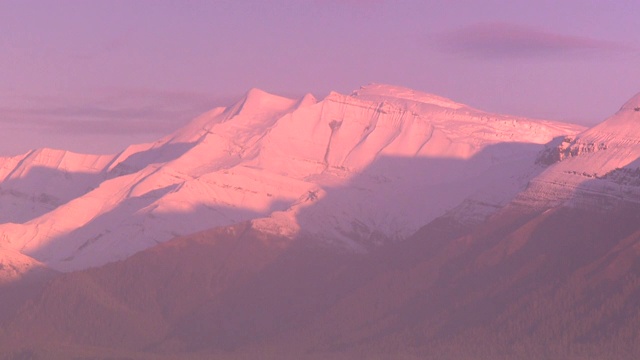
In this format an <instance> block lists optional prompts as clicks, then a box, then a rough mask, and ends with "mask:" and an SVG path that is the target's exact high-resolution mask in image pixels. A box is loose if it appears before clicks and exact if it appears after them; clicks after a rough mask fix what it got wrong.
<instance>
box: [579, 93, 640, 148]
mask: <svg viewBox="0 0 640 360" xmlns="http://www.w3.org/2000/svg"><path fill="white" fill-rule="evenodd" d="M579 138H580V139H581V141H582V142H589V143H604V144H611V143H621V144H638V143H640V93H638V94H636V95H635V96H633V97H632V98H631V99H629V100H628V101H627V102H626V103H625V104H624V105H623V106H622V107H621V108H620V110H618V112H617V113H615V114H614V115H613V116H611V117H610V118H608V119H606V120H605V121H603V122H602V123H600V124H598V125H596V126H595V127H593V128H591V129H589V130H587V131H585V132H584V133H582V134H581V135H580V136H579Z"/></svg>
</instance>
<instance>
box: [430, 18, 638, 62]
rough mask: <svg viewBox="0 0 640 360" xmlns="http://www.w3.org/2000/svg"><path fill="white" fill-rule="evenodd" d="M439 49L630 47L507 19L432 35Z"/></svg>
mask: <svg viewBox="0 0 640 360" xmlns="http://www.w3.org/2000/svg"><path fill="white" fill-rule="evenodd" d="M436 44H437V46H438V48H439V49H440V50H442V51H445V52H449V53H456V54H467V55H473V56H481V57H491V58H526V57H549V56H566V55H575V54H585V53H586V54H597V53H612V52H620V51H625V50H631V48H629V47H627V46H625V45H623V44H620V43H616V42H612V41H604V40H598V39H593V38H589V37H583V36H570V35H563V34H557V33H552V32H546V31H541V30H537V29H533V28H529V27H524V26H520V25H515V24H509V23H481V24H475V25H471V26H468V27H464V28H461V29H458V30H454V31H451V32H448V33H444V34H440V35H439V36H438V37H437V39H436Z"/></svg>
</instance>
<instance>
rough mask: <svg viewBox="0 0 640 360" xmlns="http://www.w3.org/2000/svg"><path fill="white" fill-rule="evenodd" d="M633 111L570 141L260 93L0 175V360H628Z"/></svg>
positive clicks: (422, 112) (514, 126)
mask: <svg viewBox="0 0 640 360" xmlns="http://www.w3.org/2000/svg"><path fill="white" fill-rule="evenodd" d="M639 100H640V99H639V96H636V97H634V98H633V99H632V100H630V101H629V102H628V103H627V104H626V105H625V106H623V108H622V109H621V110H620V112H618V113H617V114H615V115H614V116H613V117H611V118H610V119H607V120H606V121H604V122H603V123H602V124H600V125H598V126H596V127H594V128H592V129H588V130H584V131H582V129H580V128H578V127H575V126H572V125H565V124H559V123H552V122H544V121H537V120H527V119H521V118H513V117H508V116H501V115H492V114H487V113H483V112H481V111H478V110H474V109H471V108H469V107H467V106H464V105H461V104H457V103H455V102H452V101H450V100H447V99H442V98H439V97H436V96H433V95H428V94H422V93H417V92H414V91H411V90H408V89H401V88H397V87H390V86H383V85H371V86H367V87H364V88H362V89H360V90H358V91H356V92H355V93H354V94H352V95H350V96H345V95H340V94H330V95H329V96H328V97H327V98H325V99H323V100H322V101H316V100H314V99H313V97H311V96H306V97H304V98H303V99H301V100H297V101H296V100H290V99H285V98H281V97H277V96H274V95H269V94H266V93H264V92H261V91H259V90H252V91H250V92H249V93H248V94H247V96H246V97H245V98H244V99H242V100H241V101H240V102H239V103H238V104H235V105H234V106H231V107H229V108H220V109H215V110H212V111H211V112H210V113H208V114H205V115H203V116H201V117H199V118H198V119H195V120H194V121H193V122H192V123H191V124H190V125H188V126H186V127H185V128H183V129H181V130H180V131H177V132H176V133H174V134H172V135H170V136H168V137H166V138H164V139H161V140H160V141H158V142H156V143H152V144H143V145H135V146H132V147H130V148H128V149H126V150H125V151H124V152H122V153H121V154H118V155H115V156H107V157H96V156H91V155H87V156H84V155H77V154H70V153H64V152H56V151H52V150H43V151H42V153H45V154H46V153H47V152H49V153H50V154H57V155H55V156H58V157H55V156H54V155H50V156H49V157H50V158H55V159H58V160H56V161H50V162H43V161H40V163H37V164H39V165H33V166H32V165H30V160H29V159H31V158H32V157H30V156H27V157H20V158H16V159H8V160H5V161H6V164H9V165H6V169H7V170H4V171H5V174H12V175H11V176H9V177H10V178H11V179H14V180H12V181H5V182H4V183H2V187H3V190H4V189H8V186H9V185H10V186H11V187H12V188H14V189H22V190H21V191H20V192H19V191H13V192H10V191H7V192H6V194H7V195H6V197H5V198H3V199H5V200H3V201H6V199H12V196H13V197H15V196H16V194H19V195H20V196H21V199H23V201H22V202H18V201H14V202H15V204H14V203H12V204H13V205H12V206H14V208H15V209H20V210H21V211H22V214H23V216H24V218H25V219H26V220H24V221H14V223H7V224H4V225H2V226H0V231H1V233H0V234H2V235H3V236H4V239H3V241H2V246H0V290H1V291H0V303H1V304H3V306H2V309H0V349H2V352H3V354H0V355H5V354H7V358H27V357H29V358H38V357H43V358H60V359H67V358H74V357H105V356H108V357H118V358H150V359H155V358H159V359H165V358H167V357H169V358H190V357H191V356H192V357H193V358H236V359H237V358H278V359H300V358H305V359H326V358H339V359H353V358H380V357H382V358H410V359H414V358H416V359H474V360H475V359H505V360H506V359H541V358H553V359H556V358H557V359H578V358H579V359H627V358H628V359H636V358H638V357H639V356H640V345H638V344H640V342H639V341H638V339H639V338H640V332H639V331H638V329H640V327H639V324H640V313H639V312H638V294H640V256H638V255H640V202H639V201H638V189H639V188H640V185H639V184H640V170H639V168H638V166H639V165H640V164H639V162H638V157H640V154H639V153H638V152H639V149H638V148H637V146H638V145H637V144H638V143H639V142H640V141H638V140H639V139H640V136H638V135H640V134H637V135H636V133H637V132H638V128H640V126H638V125H636V124H640V122H638V121H640V103H639ZM636 109H638V110H636ZM33 154H35V153H33ZM33 154H31V155H33ZM61 157H62V158H65V157H66V158H67V159H76V161H72V162H69V163H67V165H64V166H66V168H67V169H76V170H75V171H76V172H70V173H69V174H68V175H67V176H58V174H59V173H63V172H64V171H62V170H59V169H58V168H63V167H62V165H58V164H62V163H63V161H61V160H60V158H61ZM33 158H35V157H33ZM22 159H25V160H24V161H21V160H22ZM80 159H83V160H82V161H81V160H80ZM18 163H20V164H19V165H18ZM12 166H13V167H12ZM18 166H21V169H25V170H21V171H22V172H23V173H20V172H19V170H16V171H12V169H13V168H17V167H18ZM30 166H31V168H30ZM28 169H41V170H39V171H43V172H45V173H46V174H48V175H49V176H48V177H46V178H42V179H40V180H41V181H42V184H47V186H46V189H45V187H44V186H43V187H42V188H41V187H38V186H37V184H38V181H37V180H38V179H39V176H34V177H30V175H29V174H31V173H32V170H28ZM43 169H44V170H43ZM77 173H81V174H85V176H76V174H77ZM18 174H21V175H18ZM34 174H35V175H38V174H39V173H37V172H34ZM21 179H32V180H30V181H33V182H32V184H35V185H34V186H33V187H28V186H27V185H28V184H29V183H28V182H24V183H23V182H21ZM43 189H44V190H43ZM39 194H46V195H47V196H49V197H55V198H57V199H68V200H67V202H65V203H62V201H64V200H60V201H59V203H49V204H48V205H46V206H49V207H46V206H36V205H34V204H35V203H37V202H38V201H37V199H38V198H39V197H38V195H39ZM56 194H58V195H57V196H56ZM50 209H53V210H50ZM243 220H247V221H243ZM219 224H233V225H230V226H216V225H219ZM198 229H204V230H203V231H198V232H196V230H198ZM412 229H414V230H415V231H413V230H412ZM412 231H413V232H412ZM186 233H189V235H186V236H178V237H175V238H173V239H170V240H169V239H168V238H169V237H172V236H173V235H174V234H176V235H179V234H186ZM165 240H166V241H165ZM156 242H161V244H158V245H157V246H152V245H153V244H155V243H156ZM138 249H144V250H142V251H138V252H137V253H135V254H133V253H134V252H136V251H137V250H138ZM345 250H347V251H345ZM131 254H133V255H131ZM28 255H33V257H29V256H28ZM120 258H126V259H124V260H123V261H116V262H111V263H108V264H105V265H102V266H97V265H98V264H101V263H106V262H110V261H113V260H116V259H120ZM45 265H49V266H54V267H55V268H57V269H63V270H70V269H76V268H82V267H91V268H90V269H84V270H80V271H70V272H68V273H63V274H60V273H56V272H53V271H47V269H46V268H45ZM1 270H5V271H4V273H3V272H2V271H1ZM3 275H4V276H5V279H6V280H5V283H4V284H3V283H2V281H1V279H2V277H1V276H3ZM31 275H35V276H31ZM38 275H42V276H38ZM28 278H29V279H30V280H31V281H30V282H29V281H24V280H25V279H28Z"/></svg>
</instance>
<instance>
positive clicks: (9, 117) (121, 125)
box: [0, 90, 229, 135]
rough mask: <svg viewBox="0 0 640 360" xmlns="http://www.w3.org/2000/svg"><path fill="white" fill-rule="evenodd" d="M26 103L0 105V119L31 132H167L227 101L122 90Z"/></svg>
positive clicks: (188, 95) (34, 100) (130, 133)
mask: <svg viewBox="0 0 640 360" xmlns="http://www.w3.org/2000/svg"><path fill="white" fill-rule="evenodd" d="M23 100H24V101H23V102H24V103H26V104H24V105H22V106H19V105H18V106H13V107H2V108H0V122H3V123H6V124H20V127H21V128H25V127H28V128H31V129H33V131H48V132H55V133H67V134H116V135H123V134H129V135H143V134H165V133H168V132H170V131H172V130H175V129H176V128H178V127H180V126H181V125H182V124H184V123H185V122H187V121H188V120H190V119H192V118H193V117H195V116H197V115H199V114H201V113H203V112H205V111H207V110H210V109H211V108H213V107H215V106H220V105H228V104H229V101H228V99H212V98H210V97H207V96H204V95H202V94H194V93H179V92H157V91H144V90H135V91H131V90H129V91H124V92H116V93H112V94H109V95H104V96H101V97H97V98H94V99H83V100H74V101H72V100H68V99H55V104H52V102H53V101H52V100H54V99H47V100H45V99H39V100H40V101H38V99H23Z"/></svg>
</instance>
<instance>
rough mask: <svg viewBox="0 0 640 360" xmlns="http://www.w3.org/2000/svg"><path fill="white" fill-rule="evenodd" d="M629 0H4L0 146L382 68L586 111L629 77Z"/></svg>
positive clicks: (625, 93)
mask: <svg viewBox="0 0 640 360" xmlns="http://www.w3.org/2000/svg"><path fill="white" fill-rule="evenodd" d="M638 14H640V2H637V1H616V2H611V1H575V0H574V1H562V2H558V1H546V0H544V1H470V0H468V1H441V2H433V1H420V0H415V1H412V0H404V1H403V0H397V1H385V0H371V1H366V0H348V1H344V0H343V1H339V0H308V1H160V0H156V1H106V0H105V1H53V0H51V1H3V2H0V49H2V51H0V132H1V133H2V134H3V140H4V141H2V143H1V144H0V155H15V154H18V153H21V152H25V151H27V150H28V149H31V148H37V147H57V148H67V149H72V150H75V151H86V152H109V153H110V152H116V151H118V150H120V149H122V148H123V147H124V146H125V145H126V144H128V143H131V142H144V141H151V140H154V139H156V138H158V137H160V136H162V135H163V134H166V133H168V132H169V131H171V130H172V129H175V128H177V127H179V126H180V125H182V124H183V123H184V122H186V121H187V120H188V119H190V118H192V117H194V116H195V115H197V114H198V113H200V112H203V111H205V110H208V109H210V108H212V107H215V106H217V105H224V104H229V103H230V102H232V101H233V99H234V98H237V97H239V96H240V95H241V94H243V93H244V92H246V91H247V90H248V89H249V88H252V87H258V88H261V89H264V90H266V91H269V92H273V93H277V94H281V95H287V96H300V95H302V94H304V93H306V92H312V93H314V94H315V95H317V96H320V97H322V96H324V95H325V94H327V93H328V92H329V91H330V90H335V91H339V92H343V93H349V92H351V91H352V90H354V89H357V88H358V87H359V86H360V85H363V84H367V83H370V82H381V83H390V84H395V85H401V86H406V87H411V88H414V89H417V90H421V91H425V92H431V93H435V94H438V95H441V96H445V97H449V98H451V99H453V100H455V101H458V102H462V103H467V104H469V105H472V106H474V107H477V108H480V109H483V110H488V111H494V112H501V113H510V114H515V115H523V116H529V117H539V118H550V119H557V120H565V121H571V122H579V123H587V124H593V123H596V122H599V121H601V120H603V119H604V118H605V117H607V116H609V115H611V114H612V113H613V112H615V111H616V110H617V109H618V107H620V106H621V105H622V104H623V103H624V102H625V101H626V100H627V99H628V98H630V97H631V96H633V95H634V94H636V93H637V92H639V91H640V82H639V81H638V80H639V79H640V67H639V66H638V64H640V52H639V50H638V49H639V48H640V43H639V42H638V40H637V23H638Z"/></svg>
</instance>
